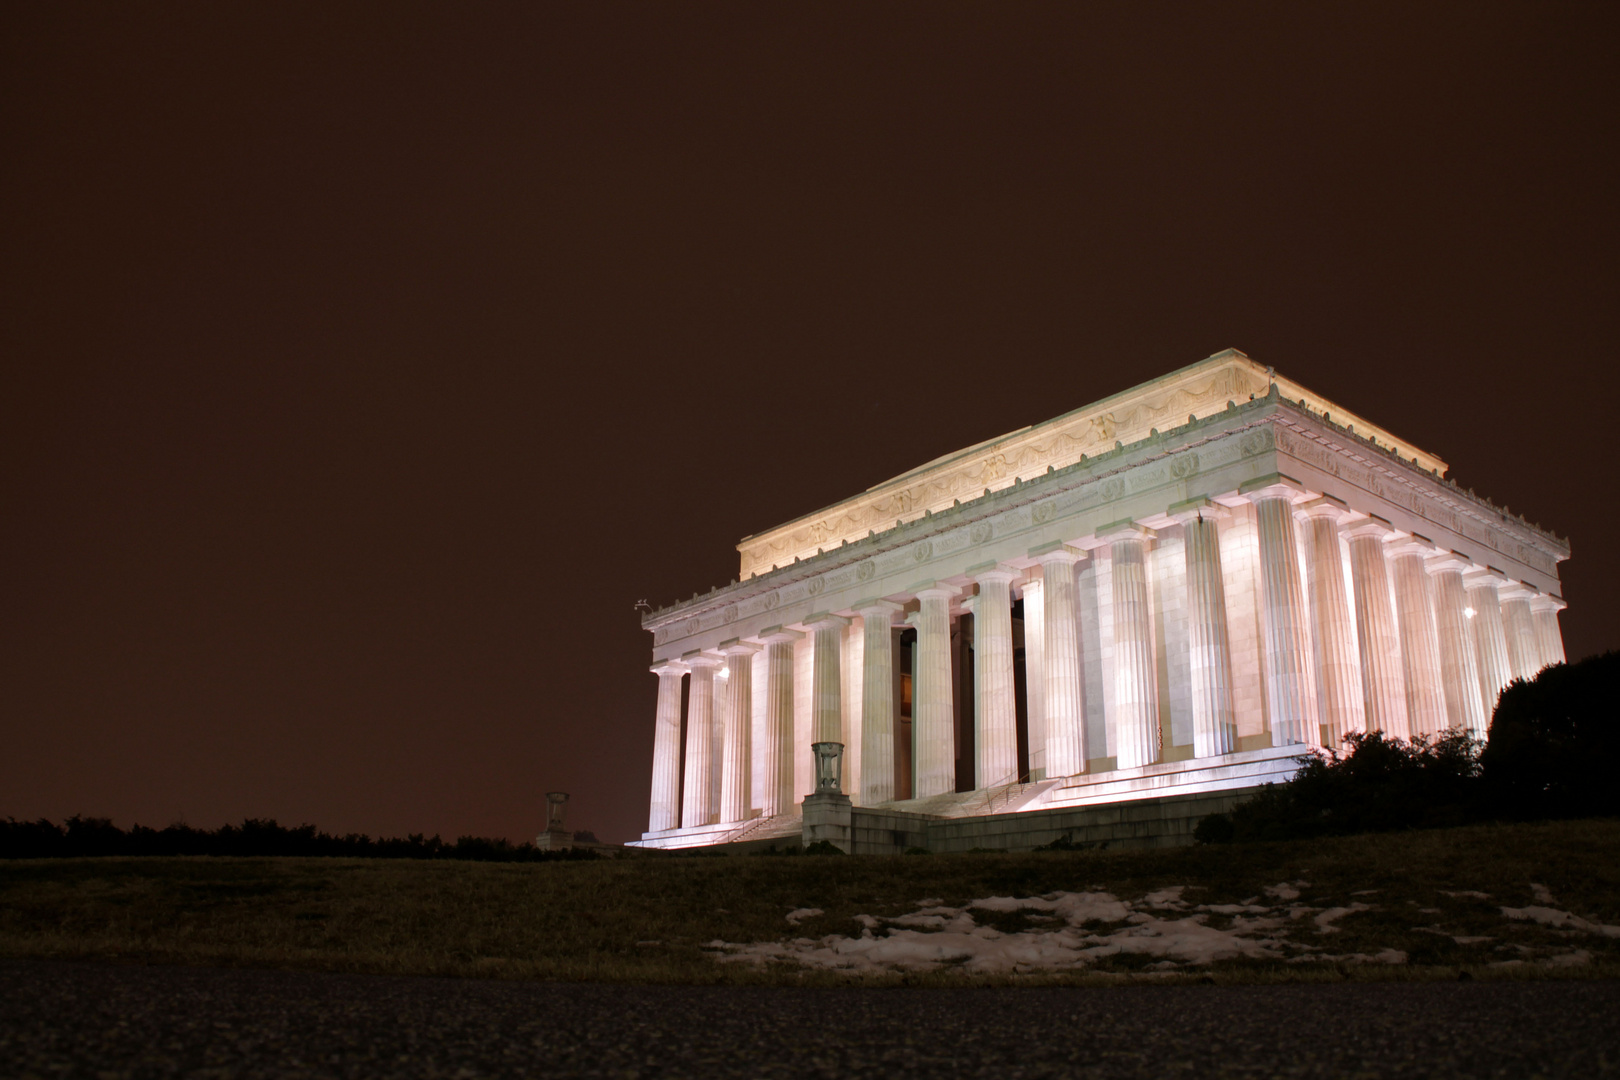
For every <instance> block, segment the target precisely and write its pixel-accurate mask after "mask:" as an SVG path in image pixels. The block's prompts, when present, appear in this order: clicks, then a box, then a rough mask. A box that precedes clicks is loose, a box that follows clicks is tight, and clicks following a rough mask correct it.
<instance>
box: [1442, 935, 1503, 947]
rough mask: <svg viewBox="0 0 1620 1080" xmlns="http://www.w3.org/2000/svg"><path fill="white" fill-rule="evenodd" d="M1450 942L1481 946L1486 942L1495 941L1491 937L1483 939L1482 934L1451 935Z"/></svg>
mask: <svg viewBox="0 0 1620 1080" xmlns="http://www.w3.org/2000/svg"><path fill="white" fill-rule="evenodd" d="M1451 940H1452V941H1455V942H1456V943H1457V944H1459V945H1483V944H1485V943H1486V942H1487V941H1495V940H1496V939H1495V938H1493V937H1485V936H1484V935H1482V934H1472V935H1470V934H1461V935H1458V934H1453V935H1451Z"/></svg>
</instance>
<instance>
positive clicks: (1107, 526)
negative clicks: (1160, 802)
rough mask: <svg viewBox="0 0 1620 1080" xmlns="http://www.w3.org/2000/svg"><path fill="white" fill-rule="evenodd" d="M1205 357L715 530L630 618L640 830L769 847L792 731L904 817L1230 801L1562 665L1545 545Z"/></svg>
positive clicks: (1479, 728)
mask: <svg viewBox="0 0 1620 1080" xmlns="http://www.w3.org/2000/svg"><path fill="white" fill-rule="evenodd" d="M1446 469H1447V467H1446V464H1445V462H1444V461H1442V460H1440V459H1439V458H1438V457H1436V456H1435V455H1433V454H1431V453H1428V452H1426V451H1424V450H1421V449H1419V448H1417V447H1415V446H1413V445H1411V444H1410V443H1408V442H1406V441H1404V440H1402V439H1400V438H1398V437H1396V436H1394V435H1392V434H1390V433H1389V432H1387V431H1384V430H1383V429H1382V428H1379V427H1378V426H1376V425H1375V424H1372V423H1370V422H1368V421H1366V420H1364V419H1362V418H1361V417H1359V416H1356V415H1354V414H1352V413H1350V412H1348V411H1347V410H1345V409H1343V408H1341V407H1339V406H1337V405H1335V404H1333V403H1332V402H1330V401H1327V400H1325V399H1324V398H1322V397H1320V396H1318V395H1316V394H1313V393H1311V392H1310V391H1309V390H1307V389H1305V388H1304V387H1302V386H1300V385H1298V384H1297V383H1294V382H1292V381H1290V380H1288V379H1286V378H1284V377H1282V376H1281V375H1275V374H1274V373H1272V372H1271V370H1270V369H1268V368H1266V367H1264V366H1262V365H1260V364H1257V363H1255V362H1254V361H1252V360H1250V359H1249V358H1248V357H1246V356H1245V355H1244V354H1242V353H1241V352H1238V351H1236V350H1227V351H1225V352H1222V353H1217V354H1216V355H1214V356H1211V357H1209V358H1208V359H1207V360H1204V361H1202V362H1200V363H1197V364H1193V365H1191V366H1189V367H1186V368H1182V369H1181V370H1179V371H1175V372H1172V373H1171V374H1168V375H1165V376H1163V377H1162V378H1159V379H1155V380H1153V381H1152V382H1149V383H1145V384H1143V385H1141V386H1137V387H1135V388H1133V389H1130V390H1126V391H1124V392H1123V393H1119V394H1115V395H1113V396H1112V397H1108V398H1105V399H1103V400H1101V401H1098V402H1096V403H1094V404H1091V405H1087V406H1085V407H1083V408H1080V409H1076V410H1075V411H1073V412H1069V413H1066V414H1064V415H1062V416H1059V417H1057V418H1056V419H1054V420H1049V421H1047V422H1045V423H1042V424H1037V425H1035V426H1032V427H1027V428H1023V429H1021V430H1018V431H1014V432H1011V433H1009V434H1006V435H1003V436H1001V437H999V438H996V439H992V440H990V441H988V442H985V443H981V444H979V445H977V446H972V447H968V448H967V449H964V450H961V451H958V452H956V453H953V454H949V455H946V456H944V457H942V458H938V459H936V460H934V461H931V462H928V463H927V464H925V465H922V466H920V467H918V468H916V469H913V470H912V471H910V472H908V473H905V474H903V475H901V476H897V477H895V478H894V479H892V480H888V481H885V482H884V483H881V484H878V485H876V486H874V487H872V488H869V489H868V490H866V491H864V492H861V493H860V494H857V495H855V496H853V497H852V498H849V499H846V500H844V501H843V502H840V503H838V504H836V505H834V506H830V507H827V508H825V509H823V510H819V511H817V512H815V513H814V514H810V515H807V516H805V517H803V518H800V519H798V520H795V521H790V522H788V523H786V524H784V525H780V526H778V527H776V528H774V529H770V530H768V531H766V532H762V533H758V534H756V535H753V536H749V537H746V538H745V539H743V541H742V542H741V543H739V544H738V545H737V549H738V552H739V554H740V571H739V575H738V579H737V580H736V581H733V582H732V583H731V584H729V585H726V586H721V587H717V588H714V589H711V590H710V591H709V592H707V593H704V594H700V595H695V596H693V597H692V598H691V599H690V600H687V601H684V602H681V603H678V604H675V605H672V606H670V607H667V608H663V609H661V610H658V611H653V612H650V613H648V614H647V615H645V616H644V618H643V626H644V627H645V629H647V630H648V631H650V632H651V634H652V635H653V657H654V660H653V664H652V671H653V672H654V673H655V674H656V675H657V676H658V680H659V682H658V698H657V714H656V717H655V719H654V724H655V732H656V735H655V740H654V751H653V776H652V799H651V808H650V811H651V812H650V820H649V824H648V831H647V832H646V833H645V834H644V835H643V837H642V840H641V841H640V843H641V844H642V845H644V846H653V847H689V846H699V845H710V844H719V843H734V842H744V841H757V840H761V839H764V838H768V837H778V836H779V837H788V836H793V835H798V834H799V831H800V826H801V818H802V811H801V803H802V802H803V800H804V798H805V797H806V796H807V795H808V794H809V793H811V792H812V791H814V790H815V779H814V776H813V768H814V766H813V761H812V751H811V745H812V744H813V743H817V742H839V743H842V744H844V747H845V750H844V758H843V763H842V764H843V790H844V791H845V792H846V793H847V794H848V796H849V798H850V800H851V801H852V802H853V804H854V805H855V806H856V807H867V808H887V809H888V810H892V811H893V812H895V813H915V814H920V815H926V816H928V817H930V818H933V819H941V818H953V817H971V816H973V815H990V814H994V815H1003V814H1024V813H1035V812H1038V811H1046V810H1054V809H1057V808H1064V807H1070V808H1073V807H1088V806H1106V805H1111V804H1116V803H1125V802H1130V801H1132V800H1143V799H1162V798H1164V797H1166V796H1175V795H1186V794H1192V793H1199V792H1241V791H1244V790H1247V789H1250V788H1253V787H1255V786H1257V785H1259V784H1262V783H1266V782H1269V781H1273V780H1278V779H1283V778H1286V777H1287V776H1288V775H1291V773H1292V771H1293V769H1294V768H1295V760H1294V759H1295V758H1297V757H1298V756H1299V755H1300V754H1301V753H1303V752H1304V751H1306V750H1307V749H1309V748H1311V747H1321V746H1328V747H1332V746H1337V745H1338V744H1339V743H1340V742H1341V740H1342V739H1343V737H1344V736H1345V735H1346V734H1348V733H1350V732H1356V731H1366V730H1379V731H1384V732H1387V733H1389V734H1391V735H1396V736H1401V737H1409V736H1415V735H1433V734H1436V733H1439V732H1442V731H1446V730H1453V729H1464V730H1467V731H1470V732H1473V733H1475V734H1477V735H1479V736H1481V737H1483V736H1484V734H1485V731H1486V726H1487V724H1488V722H1489V717H1490V715H1491V712H1492V710H1493V708H1494V705H1495V702H1496V696H1497V694H1498V692H1499V691H1500V690H1501V689H1502V687H1504V686H1505V685H1506V684H1507V683H1509V682H1510V681H1512V680H1513V679H1515V678H1529V677H1531V676H1533V675H1534V674H1535V673H1536V672H1537V671H1539V670H1540V669H1541V668H1542V667H1544V666H1546V665H1548V664H1554V663H1560V662H1562V661H1563V659H1564V651H1563V643H1562V639H1561V637H1560V632H1559V627H1558V612H1559V611H1560V610H1562V609H1563V607H1564V606H1565V605H1564V601H1563V599H1562V598H1561V596H1560V595H1559V592H1560V589H1559V581H1558V563H1559V562H1560V561H1561V560H1563V559H1566V558H1568V557H1569V545H1568V543H1567V541H1565V540H1562V539H1560V538H1558V537H1557V536H1555V535H1554V534H1553V533H1551V532H1548V531H1545V530H1543V529H1541V528H1540V527H1539V526H1536V525H1532V524H1530V523H1528V522H1526V521H1525V520H1524V519H1522V518H1520V517H1517V516H1515V515H1513V514H1511V513H1509V512H1508V511H1506V510H1505V509H1503V508H1502V507H1499V506H1496V505H1494V504H1493V503H1491V502H1490V501H1489V500H1488V499H1485V498H1483V497H1481V496H1477V495H1475V494H1474V493H1473V492H1472V491H1468V490H1465V489H1462V488H1459V487H1458V486H1456V485H1455V484H1454V483H1452V482H1451V481H1448V480H1447V479H1445V474H1446Z"/></svg>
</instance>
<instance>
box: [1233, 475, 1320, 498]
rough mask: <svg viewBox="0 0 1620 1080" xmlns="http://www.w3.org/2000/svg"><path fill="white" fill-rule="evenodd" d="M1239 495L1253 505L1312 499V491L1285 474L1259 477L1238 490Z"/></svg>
mask: <svg viewBox="0 0 1620 1080" xmlns="http://www.w3.org/2000/svg"><path fill="white" fill-rule="evenodd" d="M1238 494H1239V495H1240V496H1242V497H1243V498H1245V499H1248V500H1249V501H1250V502H1252V503H1261V502H1264V501H1265V500H1267V499H1287V500H1288V501H1289V502H1300V501H1301V500H1303V499H1306V498H1309V497H1310V494H1311V493H1310V491H1309V490H1308V489H1307V488H1306V487H1305V485H1304V484H1302V483H1300V482H1299V481H1298V480H1295V479H1294V478H1293V477H1292V476H1288V475H1286V474H1284V473H1267V474H1266V475H1265V476H1257V477H1255V478H1254V479H1253V480H1250V481H1249V482H1248V483H1246V484H1243V485H1241V486H1240V487H1239V488H1238Z"/></svg>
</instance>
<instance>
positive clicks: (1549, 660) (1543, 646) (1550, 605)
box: [1530, 596, 1569, 667]
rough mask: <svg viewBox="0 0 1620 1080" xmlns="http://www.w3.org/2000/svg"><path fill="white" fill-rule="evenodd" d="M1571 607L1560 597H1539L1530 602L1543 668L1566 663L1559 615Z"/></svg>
mask: <svg viewBox="0 0 1620 1080" xmlns="http://www.w3.org/2000/svg"><path fill="white" fill-rule="evenodd" d="M1568 606H1569V605H1567V604H1565V603H1564V601H1563V600H1562V599H1561V598H1560V597H1556V596H1538V597H1536V598H1535V599H1534V600H1532V601H1530V616H1531V618H1532V619H1534V620H1535V624H1536V645H1537V651H1538V652H1539V653H1540V654H1541V664H1542V666H1543V667H1551V666H1552V665H1553V664H1562V663H1565V662H1566V661H1565V659H1564V635H1563V634H1562V633H1561V632H1560V631H1559V629H1558V613H1559V612H1560V611H1563V610H1564V608H1566V607H1568Z"/></svg>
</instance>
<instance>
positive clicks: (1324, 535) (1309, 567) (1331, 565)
mask: <svg viewBox="0 0 1620 1080" xmlns="http://www.w3.org/2000/svg"><path fill="white" fill-rule="evenodd" d="M1299 516H1300V518H1301V519H1302V520H1303V521H1304V524H1305V539H1306V550H1307V551H1308V552H1309V558H1308V559H1307V560H1306V574H1307V577H1308V579H1309V589H1310V598H1311V601H1310V602H1311V622H1312V625H1313V626H1314V628H1315V630H1316V635H1315V636H1316V657H1317V671H1318V672H1319V673H1320V677H1321V684H1320V686H1319V687H1318V688H1317V689H1318V697H1319V699H1320V704H1321V718H1322V719H1321V726H1322V744H1323V745H1324V746H1328V747H1334V748H1336V747H1338V746H1339V744H1340V743H1341V742H1343V740H1344V737H1345V736H1346V735H1348V734H1350V733H1351V732H1353V731H1365V730H1366V728H1367V716H1366V712H1365V708H1366V706H1365V704H1364V703H1363V697H1362V691H1361V672H1360V663H1361V661H1360V656H1359V655H1358V649H1357V647H1356V642H1355V640H1354V638H1353V636H1352V634H1351V631H1350V601H1349V599H1348V598H1347V597H1346V596H1345V591H1344V557H1343V555H1342V553H1341V552H1340V550H1339V525H1340V523H1341V522H1343V521H1344V520H1345V519H1346V518H1347V517H1348V516H1349V511H1348V510H1346V509H1345V506H1344V504H1343V503H1340V502H1336V501H1334V500H1332V499H1328V498H1321V499H1315V500H1312V501H1311V502H1308V503H1306V504H1305V505H1304V506H1302V507H1301V508H1300V510H1299Z"/></svg>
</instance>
